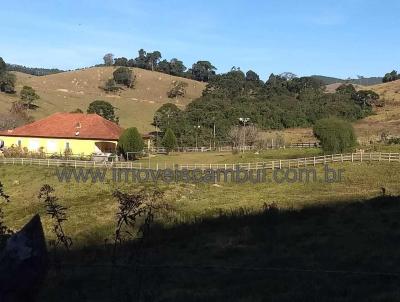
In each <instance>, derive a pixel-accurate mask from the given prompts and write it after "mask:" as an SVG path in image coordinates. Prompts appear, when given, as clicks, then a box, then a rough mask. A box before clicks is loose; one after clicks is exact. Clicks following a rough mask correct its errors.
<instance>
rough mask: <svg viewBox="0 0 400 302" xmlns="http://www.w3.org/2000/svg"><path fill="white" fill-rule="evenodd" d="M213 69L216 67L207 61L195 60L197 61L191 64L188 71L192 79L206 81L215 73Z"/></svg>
mask: <svg viewBox="0 0 400 302" xmlns="http://www.w3.org/2000/svg"><path fill="white" fill-rule="evenodd" d="M215 70H217V68H215V66H213V65H212V64H211V63H210V62H209V61H197V63H195V64H193V65H192V69H190V73H191V74H192V79H194V80H196V81H201V82H208V81H209V80H210V78H211V77H212V76H214V75H215Z"/></svg>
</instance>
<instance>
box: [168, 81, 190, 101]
mask: <svg viewBox="0 0 400 302" xmlns="http://www.w3.org/2000/svg"><path fill="white" fill-rule="evenodd" d="M187 86H188V83H186V82H182V81H173V82H172V87H171V89H170V90H169V91H168V92H167V96H168V97H169V98H176V97H178V96H181V97H184V96H185V94H186V87H187Z"/></svg>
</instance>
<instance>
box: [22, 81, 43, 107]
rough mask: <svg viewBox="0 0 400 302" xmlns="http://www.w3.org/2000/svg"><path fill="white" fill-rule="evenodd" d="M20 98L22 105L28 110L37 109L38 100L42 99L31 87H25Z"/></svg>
mask: <svg viewBox="0 0 400 302" xmlns="http://www.w3.org/2000/svg"><path fill="white" fill-rule="evenodd" d="M20 98H21V102H22V104H23V105H24V106H25V107H26V108H27V109H36V108H37V107H38V106H37V105H36V104H34V103H35V101H36V100H38V99H40V96H39V95H37V93H36V91H35V89H33V88H32V87H30V86H24V87H23V88H22V90H21V92H20Z"/></svg>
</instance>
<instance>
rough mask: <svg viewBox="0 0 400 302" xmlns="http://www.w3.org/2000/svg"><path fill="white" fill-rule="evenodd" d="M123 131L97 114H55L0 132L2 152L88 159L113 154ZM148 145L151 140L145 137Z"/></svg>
mask: <svg viewBox="0 0 400 302" xmlns="http://www.w3.org/2000/svg"><path fill="white" fill-rule="evenodd" d="M122 131H123V129H122V128H121V127H120V126H118V125H117V124H115V123H113V122H110V121H108V120H106V119H104V118H103V117H101V116H99V115H97V114H85V113H55V114H53V115H51V116H49V117H47V118H44V119H41V120H39V121H36V122H33V123H31V124H28V125H25V126H22V127H18V128H15V129H13V130H7V131H2V132H0V140H2V141H3V142H4V147H5V148H10V147H20V148H22V149H27V150H28V151H31V152H44V153H48V154H55V153H57V154H60V153H61V154H62V153H65V152H68V153H70V154H79V155H91V154H105V153H112V152H115V150H116V146H117V142H118V139H119V137H120V135H121V133H122ZM144 138H145V139H146V140H147V141H146V143H147V145H149V143H150V137H148V136H146V137H144Z"/></svg>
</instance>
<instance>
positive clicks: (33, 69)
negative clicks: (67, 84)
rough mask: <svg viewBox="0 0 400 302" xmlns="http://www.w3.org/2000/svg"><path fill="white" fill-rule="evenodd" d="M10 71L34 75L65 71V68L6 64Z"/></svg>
mask: <svg viewBox="0 0 400 302" xmlns="http://www.w3.org/2000/svg"><path fill="white" fill-rule="evenodd" d="M6 65H7V70H8V71H18V72H22V73H26V74H31V75H34V76H46V75H50V74H55V73H60V72H64V70H61V69H58V68H39V67H26V66H23V65H18V64H8V63H7V64H6Z"/></svg>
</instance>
